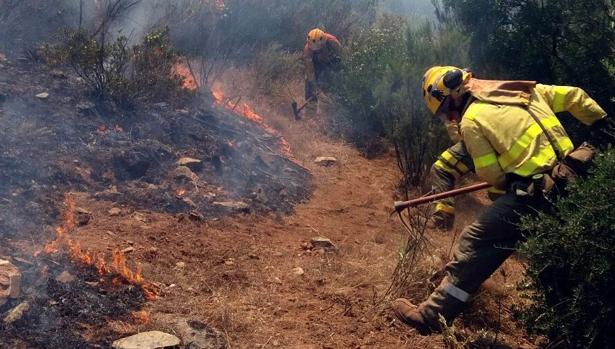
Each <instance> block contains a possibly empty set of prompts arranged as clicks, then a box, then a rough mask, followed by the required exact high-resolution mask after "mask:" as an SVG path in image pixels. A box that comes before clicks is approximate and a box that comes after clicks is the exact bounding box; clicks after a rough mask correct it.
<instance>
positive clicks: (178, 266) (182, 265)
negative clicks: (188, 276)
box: [175, 262, 186, 269]
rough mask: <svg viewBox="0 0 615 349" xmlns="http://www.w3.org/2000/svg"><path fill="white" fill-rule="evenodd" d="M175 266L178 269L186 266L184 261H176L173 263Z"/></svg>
mask: <svg viewBox="0 0 615 349" xmlns="http://www.w3.org/2000/svg"><path fill="white" fill-rule="evenodd" d="M175 267H177V268H178V269H184V268H185V267H186V263H184V262H177V263H175Z"/></svg>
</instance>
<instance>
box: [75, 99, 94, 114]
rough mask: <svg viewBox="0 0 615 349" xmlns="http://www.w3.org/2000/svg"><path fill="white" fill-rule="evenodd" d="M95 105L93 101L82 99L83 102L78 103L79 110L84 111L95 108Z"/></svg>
mask: <svg viewBox="0 0 615 349" xmlns="http://www.w3.org/2000/svg"><path fill="white" fill-rule="evenodd" d="M95 106H96V105H95V104H94V103H92V102H89V101H81V102H79V103H77V106H76V107H77V110H79V111H82V112H84V111H89V110H92V109H94V107H95Z"/></svg>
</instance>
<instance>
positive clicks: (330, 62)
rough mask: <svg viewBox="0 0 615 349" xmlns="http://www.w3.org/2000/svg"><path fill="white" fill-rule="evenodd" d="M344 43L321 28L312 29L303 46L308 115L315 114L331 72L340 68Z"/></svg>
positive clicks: (328, 83)
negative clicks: (319, 98) (321, 92)
mask: <svg viewBox="0 0 615 349" xmlns="http://www.w3.org/2000/svg"><path fill="white" fill-rule="evenodd" d="M341 51H342V45H341V44H340V42H339V40H337V38H336V37H335V36H333V35H331V34H328V33H325V32H324V31H322V30H321V29H318V28H315V29H312V30H310V32H309V33H308V35H307V41H306V43H305V47H304V48H303V60H304V63H305V100H306V102H308V104H307V105H306V107H305V110H306V116H314V115H315V114H316V112H317V109H318V93H319V91H321V90H323V89H324V90H326V89H327V87H328V86H330V82H331V72H333V71H336V70H338V69H339V65H340V62H341V58H340V55H341Z"/></svg>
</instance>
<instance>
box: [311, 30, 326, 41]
mask: <svg viewBox="0 0 615 349" xmlns="http://www.w3.org/2000/svg"><path fill="white" fill-rule="evenodd" d="M307 38H308V41H309V42H312V43H316V42H318V41H322V40H324V39H325V32H324V31H322V29H318V28H314V29H312V30H310V32H309V33H308V37H307Z"/></svg>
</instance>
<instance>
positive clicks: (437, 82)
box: [422, 66, 472, 115]
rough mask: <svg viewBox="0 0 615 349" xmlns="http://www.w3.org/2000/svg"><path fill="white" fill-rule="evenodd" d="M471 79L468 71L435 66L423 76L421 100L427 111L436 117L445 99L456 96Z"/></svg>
mask: <svg viewBox="0 0 615 349" xmlns="http://www.w3.org/2000/svg"><path fill="white" fill-rule="evenodd" d="M471 77H472V73H470V72H469V71H466V70H463V69H459V68H457V67H452V66H435V67H431V68H429V70H427V72H425V75H423V84H422V90H423V99H424V100H425V104H426V105H427V108H429V111H431V113H432V114H434V115H436V113H437V112H438V109H440V107H441V106H442V104H444V102H445V100H446V97H448V96H450V95H454V94H458V93H460V91H461V87H462V86H463V83H464V82H465V81H467V80H468V79H469V78H471Z"/></svg>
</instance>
